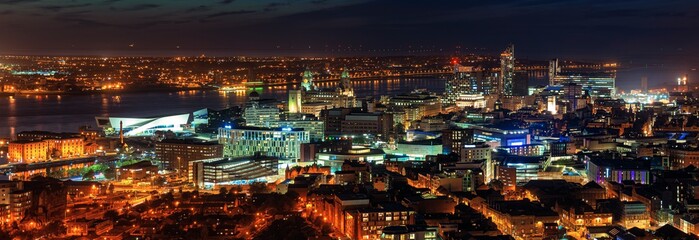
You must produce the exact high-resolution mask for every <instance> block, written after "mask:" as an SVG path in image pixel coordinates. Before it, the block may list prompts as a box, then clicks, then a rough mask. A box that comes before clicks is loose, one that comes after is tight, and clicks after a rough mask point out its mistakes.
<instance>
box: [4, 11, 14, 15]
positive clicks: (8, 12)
mask: <svg viewBox="0 0 699 240" xmlns="http://www.w3.org/2000/svg"><path fill="white" fill-rule="evenodd" d="M14 13H15V11H12V10H3V11H0V15H10V14H14Z"/></svg>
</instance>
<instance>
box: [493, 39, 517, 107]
mask: <svg viewBox="0 0 699 240" xmlns="http://www.w3.org/2000/svg"><path fill="white" fill-rule="evenodd" d="M514 77H515V45H514V44H510V45H509V46H507V48H506V49H505V51H503V52H502V53H500V79H499V80H500V81H499V83H498V91H497V94H504V95H512V94H513V90H514V82H513V81H514Z"/></svg>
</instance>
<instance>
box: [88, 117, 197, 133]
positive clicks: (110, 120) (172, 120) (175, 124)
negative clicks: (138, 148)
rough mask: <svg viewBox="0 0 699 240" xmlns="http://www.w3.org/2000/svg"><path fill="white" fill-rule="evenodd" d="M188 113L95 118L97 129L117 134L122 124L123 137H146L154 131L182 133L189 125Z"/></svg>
mask: <svg viewBox="0 0 699 240" xmlns="http://www.w3.org/2000/svg"><path fill="white" fill-rule="evenodd" d="M190 116H191V114H190V113H185V114H179V115H170V116H162V117H146V118H131V117H95V120H96V121H97V127H101V128H103V129H105V132H107V130H111V131H114V132H116V133H118V132H119V128H120V126H119V125H120V124H123V128H124V136H147V135H153V134H154V133H155V132H156V131H173V132H182V131H183V130H184V128H185V127H186V126H187V125H188V124H189V123H190Z"/></svg>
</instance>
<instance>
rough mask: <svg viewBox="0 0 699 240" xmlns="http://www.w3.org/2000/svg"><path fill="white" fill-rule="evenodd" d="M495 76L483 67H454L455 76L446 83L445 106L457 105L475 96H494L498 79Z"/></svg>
mask: <svg viewBox="0 0 699 240" xmlns="http://www.w3.org/2000/svg"><path fill="white" fill-rule="evenodd" d="M494 76H495V74H490V72H489V71H488V70H486V69H484V68H482V67H471V66H461V65H458V64H456V65H454V76H453V77H452V78H450V79H447V81H446V82H445V86H444V87H445V88H444V92H445V96H444V98H443V101H442V102H443V103H444V104H447V105H448V104H455V103H456V102H457V100H459V99H463V98H471V97H473V95H474V94H492V93H495V91H496V86H495V85H497V81H498V79H496V78H495V77H494Z"/></svg>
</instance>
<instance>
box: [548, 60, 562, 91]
mask: <svg viewBox="0 0 699 240" xmlns="http://www.w3.org/2000/svg"><path fill="white" fill-rule="evenodd" d="M560 72H561V67H559V66H558V58H554V59H551V60H550V61H549V86H553V85H556V81H555V79H556V76H557V75H558V73H560Z"/></svg>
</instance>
